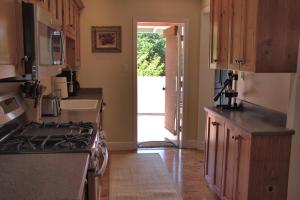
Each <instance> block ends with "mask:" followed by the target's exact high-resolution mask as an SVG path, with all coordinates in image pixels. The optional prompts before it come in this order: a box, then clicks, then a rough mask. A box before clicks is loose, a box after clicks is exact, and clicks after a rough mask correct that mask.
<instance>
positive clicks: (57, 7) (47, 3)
mask: <svg viewBox="0 0 300 200" xmlns="http://www.w3.org/2000/svg"><path fill="white" fill-rule="evenodd" d="M26 1H27V2H33V3H37V4H38V5H39V6H40V7H42V8H44V9H45V10H47V11H48V12H49V13H50V14H51V15H52V16H54V17H55V19H57V20H58V21H59V22H60V23H61V24H62V22H63V21H62V17H63V16H62V14H63V13H62V12H63V10H62V6H63V1H64V0H26Z"/></svg>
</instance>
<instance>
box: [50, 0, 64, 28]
mask: <svg viewBox="0 0 300 200" xmlns="http://www.w3.org/2000/svg"><path fill="white" fill-rule="evenodd" d="M62 1H63V0H52V1H51V5H50V6H51V14H52V16H54V17H55V19H56V20H58V21H59V22H60V23H61V24H62V6H63V5H62V4H63V2H62Z"/></svg>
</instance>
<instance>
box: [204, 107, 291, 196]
mask: <svg viewBox="0 0 300 200" xmlns="http://www.w3.org/2000/svg"><path fill="white" fill-rule="evenodd" d="M291 137H292V135H291V134H278V133H274V134H272V133H267V134H252V133H248V132H245V131H243V130H242V129H240V128H239V127H238V126H236V125H235V124H233V123H231V122H230V121H228V119H226V118H223V117H221V116H219V115H217V114H215V113H213V112H208V113H207V122H206V137H205V147H206V148H205V169H204V173H205V178H206V180H207V182H208V184H209V186H210V187H211V188H212V190H213V191H214V192H215V193H216V194H217V195H218V196H219V197H220V199H222V200H253V199H255V200H266V199H272V200H285V199H286V198H287V183H288V172H289V159H290V149H291Z"/></svg>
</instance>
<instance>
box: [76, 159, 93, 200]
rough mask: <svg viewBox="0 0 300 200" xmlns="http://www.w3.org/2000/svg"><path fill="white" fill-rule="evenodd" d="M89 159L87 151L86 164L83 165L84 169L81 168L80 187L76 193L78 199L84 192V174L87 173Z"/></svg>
mask: <svg viewBox="0 0 300 200" xmlns="http://www.w3.org/2000/svg"><path fill="white" fill-rule="evenodd" d="M89 159H90V155H89V154H88V153H87V158H86V162H85V163H86V164H85V167H84V170H83V179H82V182H81V184H80V189H79V191H78V192H79V193H78V200H80V199H81V197H82V193H83V192H84V185H85V180H86V176H87V173H88V166H89Z"/></svg>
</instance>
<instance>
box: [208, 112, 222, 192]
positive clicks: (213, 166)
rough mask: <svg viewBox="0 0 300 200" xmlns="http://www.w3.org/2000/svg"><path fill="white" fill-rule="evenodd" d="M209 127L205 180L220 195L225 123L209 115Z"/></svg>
mask: <svg viewBox="0 0 300 200" xmlns="http://www.w3.org/2000/svg"><path fill="white" fill-rule="evenodd" d="M207 127H208V128H207V134H206V141H207V143H206V154H205V157H206V161H207V162H206V163H205V178H206V180H207V181H208V183H209V184H210V185H211V187H213V188H214V191H215V192H216V193H218V195H220V194H221V189H222V173H223V172H222V171H223V168H222V166H223V149H224V122H223V121H222V120H221V119H219V118H218V117H216V116H213V115H210V114H208V115H207Z"/></svg>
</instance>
